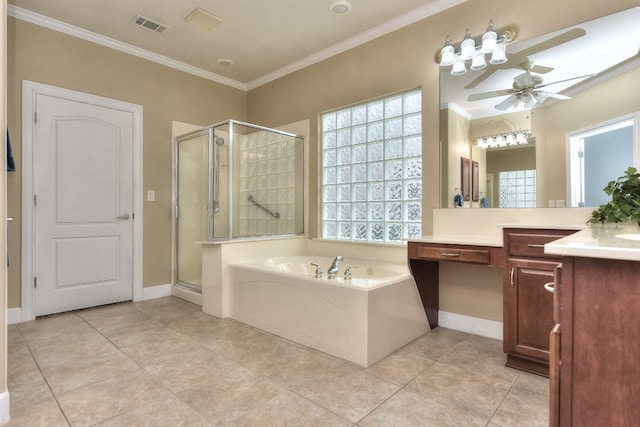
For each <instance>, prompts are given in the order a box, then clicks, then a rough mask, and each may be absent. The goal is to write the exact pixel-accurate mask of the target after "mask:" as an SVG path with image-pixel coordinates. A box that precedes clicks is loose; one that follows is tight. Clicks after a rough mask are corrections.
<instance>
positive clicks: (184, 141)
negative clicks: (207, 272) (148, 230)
mask: <svg viewBox="0 0 640 427" xmlns="http://www.w3.org/2000/svg"><path fill="white" fill-rule="evenodd" d="M211 132H212V130H211V129H203V130H200V131H196V132H193V133H190V134H186V135H183V136H180V137H178V138H177V152H176V157H177V159H176V160H177V195H176V196H177V197H176V198H177V206H176V245H177V247H176V284H178V285H181V286H184V287H186V288H189V289H191V290H194V291H196V292H200V291H201V290H202V257H201V247H200V245H198V244H196V242H202V241H206V240H208V239H209V229H210V228H209V221H210V215H209V203H210V202H209V192H210V188H209V185H208V182H209V179H210V176H211V173H210V170H209V168H210V166H209V165H210V161H209V160H210V159H209V153H210V149H209V145H210V141H211V138H210V133H211Z"/></svg>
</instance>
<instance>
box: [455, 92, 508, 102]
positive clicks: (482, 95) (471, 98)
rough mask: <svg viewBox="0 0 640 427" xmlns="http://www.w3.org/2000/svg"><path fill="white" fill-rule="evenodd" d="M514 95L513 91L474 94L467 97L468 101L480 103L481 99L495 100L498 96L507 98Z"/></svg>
mask: <svg viewBox="0 0 640 427" xmlns="http://www.w3.org/2000/svg"><path fill="white" fill-rule="evenodd" d="M512 93H514V90H513V89H502V90H494V91H491V92H482V93H474V94H473V95H469V96H468V97H467V101H480V100H481V99H487V98H495V97H496V96H505V95H509V94H512Z"/></svg>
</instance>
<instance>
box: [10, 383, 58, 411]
mask: <svg viewBox="0 0 640 427" xmlns="http://www.w3.org/2000/svg"><path fill="white" fill-rule="evenodd" d="M30 378H31V380H30V381H25V380H24V378H23V379H21V380H20V381H15V380H14V381H12V382H10V383H9V384H8V385H7V388H8V389H9V395H10V406H11V416H12V417H13V416H22V415H24V414H27V413H29V412H31V411H32V407H34V406H36V405H38V404H40V403H41V402H45V401H48V400H53V394H52V393H51V390H50V389H49V386H47V383H46V382H45V381H44V378H42V376H41V375H39V376H35V375H34V376H30Z"/></svg>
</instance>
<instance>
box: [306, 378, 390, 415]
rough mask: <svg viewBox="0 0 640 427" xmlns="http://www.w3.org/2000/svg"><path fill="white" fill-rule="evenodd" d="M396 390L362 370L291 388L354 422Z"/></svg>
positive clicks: (388, 383)
mask: <svg viewBox="0 0 640 427" xmlns="http://www.w3.org/2000/svg"><path fill="white" fill-rule="evenodd" d="M398 390H399V387H398V386H396V385H394V384H391V383H390V382H387V381H384V380H381V379H380V378H378V377H375V376H373V375H371V374H368V373H366V372H364V371H359V372H354V373H351V374H349V375H345V376H339V377H326V378H325V379H323V380H321V381H315V382H309V383H306V384H304V385H300V386H296V387H294V391H295V392H297V393H299V394H301V395H302V396H304V397H306V398H307V399H309V400H311V401H312V402H315V403H317V404H318V405H320V406H322V407H323V408H326V409H328V410H330V411H332V412H334V413H336V414H338V415H340V416H341V417H344V418H346V419H347V420H349V421H352V422H358V420H360V419H362V418H363V417H364V416H365V415H367V414H368V413H369V412H371V411H372V410H374V409H375V408H376V407H377V406H378V405H380V404H381V403H382V402H384V401H385V400H387V399H388V398H389V397H391V396H392V395H393V394H394V393H396V392H397V391H398Z"/></svg>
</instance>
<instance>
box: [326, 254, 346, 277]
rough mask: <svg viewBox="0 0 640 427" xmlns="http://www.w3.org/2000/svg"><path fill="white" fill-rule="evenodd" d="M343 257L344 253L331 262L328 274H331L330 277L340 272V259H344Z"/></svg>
mask: <svg viewBox="0 0 640 427" xmlns="http://www.w3.org/2000/svg"><path fill="white" fill-rule="evenodd" d="M343 259H344V258H343V257H342V255H338V256H337V257H336V259H334V260H333V262H332V263H331V267H329V270H327V274H328V275H329V278H330V279H332V278H334V277H336V275H337V274H338V268H339V267H340V261H342V260H343Z"/></svg>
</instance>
